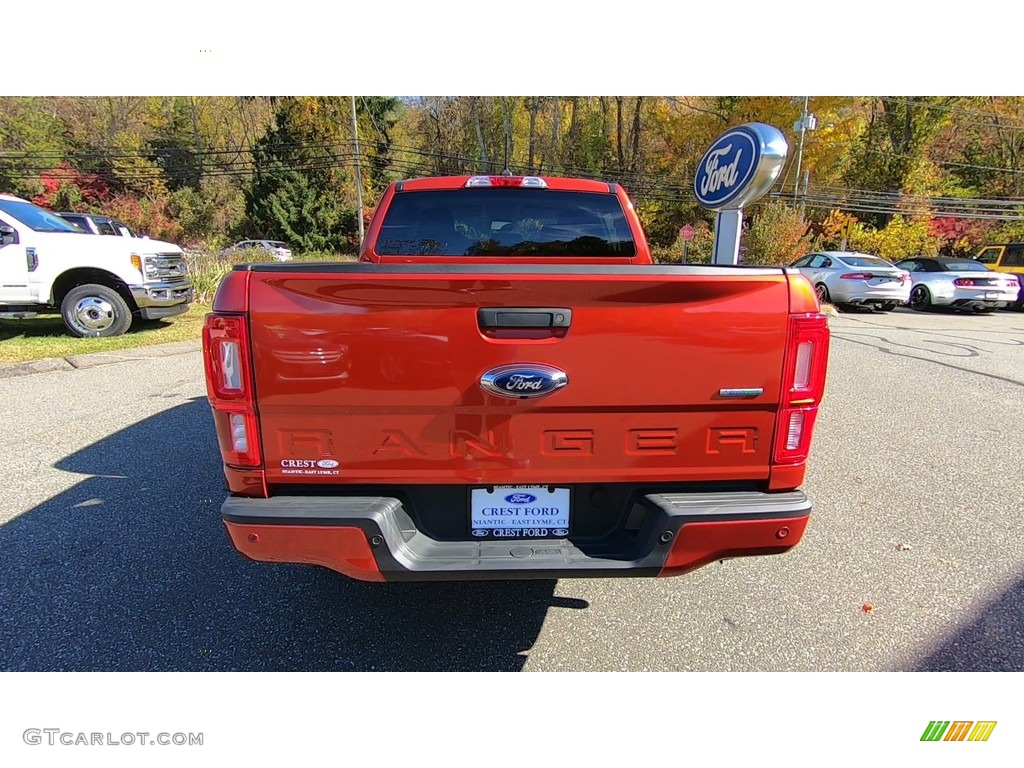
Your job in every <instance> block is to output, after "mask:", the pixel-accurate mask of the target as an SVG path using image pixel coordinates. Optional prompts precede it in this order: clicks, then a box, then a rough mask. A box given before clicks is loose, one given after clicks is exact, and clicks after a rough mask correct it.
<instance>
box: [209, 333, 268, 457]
mask: <svg viewBox="0 0 1024 768" xmlns="http://www.w3.org/2000/svg"><path fill="white" fill-rule="evenodd" d="M203 362H204V364H205V368H206V393H207V396H208V397H209V399H210V405H211V406H212V407H213V419H214V425H215V426H216V428H217V440H218V442H219V443H220V450H221V455H222V456H223V457H224V462H225V463H226V464H231V465H233V466H239V467H255V466H258V465H259V464H260V460H261V459H260V446H259V428H258V424H257V421H256V405H255V401H254V398H253V391H252V377H251V371H250V368H249V334H248V329H247V328H246V324H245V316H244V315H228V314H218V313H211V314H209V315H207V316H206V325H205V326H204V327H203Z"/></svg>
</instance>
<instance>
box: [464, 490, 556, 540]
mask: <svg viewBox="0 0 1024 768" xmlns="http://www.w3.org/2000/svg"><path fill="white" fill-rule="evenodd" d="M571 496H572V494H571V493H570V489H568V488H553V487H551V486H547V485H496V486H494V487H493V488H473V489H472V490H471V491H470V499H469V530H470V532H471V533H472V534H473V538H475V539H481V540H487V539H552V538H563V537H565V536H568V535H569V530H570V528H569V522H570V513H571V509H570V507H571V504H572V499H571Z"/></svg>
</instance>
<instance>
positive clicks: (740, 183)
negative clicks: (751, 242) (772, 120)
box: [693, 123, 789, 211]
mask: <svg viewBox="0 0 1024 768" xmlns="http://www.w3.org/2000/svg"><path fill="white" fill-rule="evenodd" d="M788 150H789V145H788V144H787V143H786V139H785V137H784V136H783V135H782V132H781V131H779V129H778V128H774V127H772V126H770V125H766V124H764V123H747V124H746V125H741V126H738V127H736V128H732V129H730V130H728V131H726V132H725V133H723V134H722V135H721V136H719V137H718V139H717V140H716V141H715V143H714V144H712V145H711V147H710V148H709V149H708V151H707V152H705V153H704V157H703V158H702V159H701V161H700V165H699V166H698V168H697V176H696V178H695V179H694V184H693V191H694V193H695V194H696V195H697V202H699V203H700V204H701V205H702V206H704V207H705V208H708V209H710V210H712V211H720V210H725V209H733V208H742V207H743V206H744V205H746V204H747V203H750V202H752V201H754V200H756V199H757V198H759V197H761V196H762V195H763V194H764V193H765V192H767V191H768V190H769V189H770V188H771V186H772V184H773V183H775V180H776V179H777V178H778V176H779V172H780V171H781V170H782V166H783V164H784V163H785V161H786V152H787V151H788Z"/></svg>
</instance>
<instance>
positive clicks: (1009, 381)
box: [832, 331, 1024, 387]
mask: <svg viewBox="0 0 1024 768" xmlns="http://www.w3.org/2000/svg"><path fill="white" fill-rule="evenodd" d="M832 338H834V339H836V340H838V341H845V342H846V343H848V344H858V345H860V346H862V347H870V348H871V349H876V350H878V351H879V352H883V353H884V354H887V355H893V356H895V357H905V358H907V359H909V360H921V361H923V362H926V363H933V364H935V365H941V366H943V367H944V368H952V369H953V370H955V371H963V372H964V373H969V374H971V375H973V376H983V377H984V378H986V379H994V380H995V381H1002V382H1005V383H1006V384H1013V385H1014V386H1018V387H1024V381H1018V380H1017V379H1011V378H1010V377H1008V376H1000V375H999V374H998V373H986V372H985V371H979V370H975V369H974V368H966V367H964V366H962V365H956V364H954V363H947V362H945V361H944V360H936V359H934V358H931V357H922V356H921V355H911V354H908V353H906V352H902V351H899V350H896V349H891V348H889V347H885V346H882V345H880V344H871V343H869V342H866V341H858V340H855V339H850V338H845V337H843V336H841V335H839V334H837V333H835V332H834V331H833V333H832ZM883 341H887V340H885V339H883ZM888 343H892V342H888ZM904 346H908V347H909V348H910V349H917V347H910V346H909V345H904Z"/></svg>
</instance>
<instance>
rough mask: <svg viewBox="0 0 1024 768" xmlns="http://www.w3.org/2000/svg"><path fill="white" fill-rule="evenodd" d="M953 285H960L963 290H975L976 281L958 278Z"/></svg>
mask: <svg viewBox="0 0 1024 768" xmlns="http://www.w3.org/2000/svg"><path fill="white" fill-rule="evenodd" d="M953 285H959V286H961V287H962V288H973V287H974V281H973V280H972V279H971V278H969V277H958V278H957V279H956V280H954V281H953Z"/></svg>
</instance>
